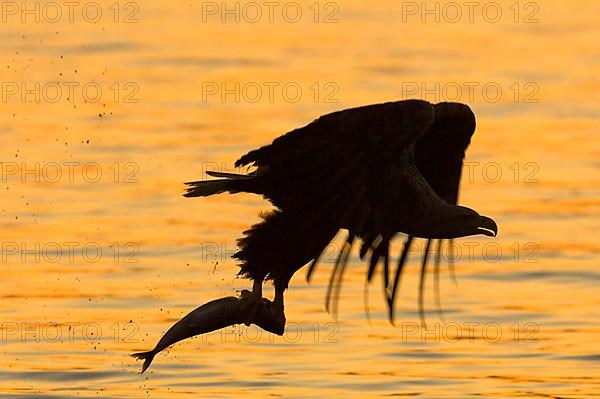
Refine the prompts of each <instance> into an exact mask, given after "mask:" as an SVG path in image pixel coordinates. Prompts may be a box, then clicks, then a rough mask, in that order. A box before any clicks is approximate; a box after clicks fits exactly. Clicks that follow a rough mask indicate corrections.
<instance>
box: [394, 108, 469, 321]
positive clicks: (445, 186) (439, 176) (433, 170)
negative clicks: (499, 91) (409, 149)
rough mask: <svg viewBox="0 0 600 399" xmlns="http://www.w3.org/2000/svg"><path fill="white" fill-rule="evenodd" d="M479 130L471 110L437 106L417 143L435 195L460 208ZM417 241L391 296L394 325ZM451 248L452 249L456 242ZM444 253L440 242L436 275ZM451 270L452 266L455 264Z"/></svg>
mask: <svg viewBox="0 0 600 399" xmlns="http://www.w3.org/2000/svg"><path fill="white" fill-rule="evenodd" d="M475 126H476V122H475V115H474V114H473V112H472V111H471V109H470V108H469V107H468V106H466V105H464V104H458V103H439V104H436V105H435V120H434V122H433V124H432V126H431V128H430V129H429V130H428V131H427V132H425V134H424V135H422V136H421V137H420V138H419V139H418V140H417V143H416V147H415V162H416V164H417V168H418V169H419V171H420V172H421V174H422V175H423V177H425V180H427V182H428V183H429V185H430V186H431V188H432V189H433V191H435V193H436V194H437V195H438V196H439V197H440V198H442V199H443V200H444V201H446V202H448V203H450V204H453V205H456V204H457V201H458V192H459V188H460V178H461V173H462V166H463V159H464V157H465V151H466V149H467V147H468V146H469V143H470V142H471V137H472V136H473V133H474V132H475ZM413 240H414V237H413V236H408V238H407V239H406V241H405V243H404V247H403V250H402V254H401V256H400V259H399V261H398V267H397V269H396V273H395V276H394V279H393V281H392V286H391V290H390V294H389V296H388V310H389V317H390V320H392V321H393V317H394V315H393V309H394V301H395V298H396V294H397V291H398V287H399V282H400V276H401V274H402V270H403V269H404V264H405V262H406V260H407V252H408V250H409V248H410V245H411V243H412V242H413ZM430 243H431V240H429V241H428V242H427V246H426V248H429V245H430ZM450 244H451V245H452V242H451V243H450ZM441 250H442V247H441V240H440V242H438V245H437V251H438V253H437V254H436V257H435V263H436V265H435V270H434V271H435V272H436V273H437V272H438V271H439V263H440V259H441V256H440V254H439V251H441ZM426 261H427V254H426V253H425V254H424V255H423V263H422V266H421V269H422V270H423V272H425V271H426V266H427V262H426ZM451 261H452V260H451ZM450 266H452V264H451V263H450ZM423 279H424V276H421V284H420V286H421V287H422V286H423ZM436 281H437V278H436ZM419 297H420V300H419V303H420V307H421V309H420V311H419V313H420V314H421V315H422V314H423V311H422V303H423V301H422V289H421V290H420V294H419ZM436 298H437V295H436Z"/></svg>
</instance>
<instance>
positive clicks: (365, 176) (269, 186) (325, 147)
mask: <svg viewBox="0 0 600 399" xmlns="http://www.w3.org/2000/svg"><path fill="white" fill-rule="evenodd" d="M434 117H435V111H434V106H433V105H432V104H430V103H428V102H425V101H419V100H407V101H399V102H392V103H385V104H377V105H369V106H365V107H359V108H352V109H347V110H343V111H339V112H334V113H332V114H328V115H325V116H322V117H320V118H319V119H317V120H315V121H314V122H312V123H310V124H309V125H307V126H305V127H302V128H299V129H296V130H294V131H291V132H289V133H287V134H285V135H284V136H281V137H279V138H277V139H275V140H274V141H273V143H272V144H270V145H267V146H265V147H261V148H259V149H257V150H255V151H251V152H249V153H248V154H246V155H244V156H242V157H241V158H240V159H239V160H238V161H237V162H236V167H239V166H244V165H254V166H256V167H257V170H256V176H257V177H256V182H255V184H256V187H258V188H257V189H256V191H255V192H260V193H262V194H263V195H264V196H265V197H266V198H268V199H269V200H271V201H272V202H273V203H274V205H276V206H277V207H278V208H280V209H281V210H282V212H298V213H299V214H301V213H303V212H304V210H305V209H310V208H313V209H314V210H315V211H317V210H318V211H320V212H327V214H324V215H322V216H323V217H324V218H326V219H327V220H328V221H331V220H334V221H335V223H336V225H337V228H338V229H339V228H346V229H348V230H349V236H348V239H347V241H346V243H345V244H344V247H343V249H342V251H341V254H340V257H339V258H338V262H336V267H335V269H334V272H333V273H332V280H331V284H330V289H329V290H328V298H331V297H332V296H335V295H333V294H334V292H333V290H332V288H335V287H339V282H340V281H341V278H342V275H343V271H344V267H345V263H346V260H347V258H348V254H349V252H350V248H351V246H352V244H353V243H354V241H355V238H356V237H359V238H361V239H362V240H363V249H364V252H366V251H367V250H368V249H369V248H371V246H372V243H373V242H378V246H377V247H376V248H374V249H373V250H372V256H371V261H370V263H369V271H368V275H369V278H371V277H372V275H373V274H374V272H375V267H376V264H377V260H378V259H380V258H384V259H385V260H386V262H385V265H384V266H387V265H388V259H389V255H388V253H387V250H388V247H389V245H388V244H389V240H390V239H391V238H392V236H393V235H394V233H395V229H396V228H397V226H394V225H393V224H392V222H391V221H390V217H389V215H388V214H387V213H388V212H386V210H389V209H393V208H394V207H398V206H399V205H398V204H397V203H394V198H397V195H396V193H397V192H398V191H400V190H402V187H401V179H399V177H398V175H396V174H395V173H396V172H398V171H400V170H406V168H410V167H412V168H414V173H416V174H418V170H417V169H416V167H415V166H414V145H415V143H416V142H417V140H418V139H419V138H420V137H421V136H422V135H423V134H425V133H426V132H427V131H428V130H429V129H430V128H431V126H432V124H433V123H434ZM300 210H302V211H300ZM299 222H302V220H299ZM248 234H252V230H250V231H249V232H248ZM247 238H249V237H248V236H247ZM251 241H252V240H251V239H249V240H246V241H245V242H248V243H249V242H251ZM327 244H328V242H324V243H323V244H322V245H321V248H320V249H319V251H318V252H316V253H315V254H314V257H313V263H312V264H311V267H310V268H309V271H308V275H307V278H310V275H311V273H312V272H313V271H314V268H315V265H316V264H317V259H318V257H319V254H320V253H321V252H322V251H323V249H324V248H325V247H326V245H327ZM365 244H366V245H365ZM246 250H248V248H246ZM363 255H364V253H363ZM300 266H302V265H300ZM294 271H295V270H294ZM384 276H385V280H386V288H387V281H388V276H389V269H388V268H386V270H384ZM327 303H328V307H329V303H330V301H329V300H328V302H327Z"/></svg>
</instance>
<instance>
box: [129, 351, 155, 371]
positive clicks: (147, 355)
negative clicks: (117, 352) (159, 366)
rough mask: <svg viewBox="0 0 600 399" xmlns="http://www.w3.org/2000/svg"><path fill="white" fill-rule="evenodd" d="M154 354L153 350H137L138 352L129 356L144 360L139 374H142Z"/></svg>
mask: <svg viewBox="0 0 600 399" xmlns="http://www.w3.org/2000/svg"><path fill="white" fill-rule="evenodd" d="M155 355H156V353H155V352H154V351H153V350H151V351H148V352H138V353H132V354H131V356H132V357H135V358H136V359H143V360H144V364H143V365H142V371H141V373H140V374H144V371H146V369H147V368H148V367H150V363H152V360H154V356H155Z"/></svg>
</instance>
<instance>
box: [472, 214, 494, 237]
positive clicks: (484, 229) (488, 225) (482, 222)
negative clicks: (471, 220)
mask: <svg viewBox="0 0 600 399" xmlns="http://www.w3.org/2000/svg"><path fill="white" fill-rule="evenodd" d="M477 231H479V233H481V234H484V235H486V236H488V237H496V236H497V235H498V225H496V222H494V220H493V219H492V218H489V217H487V216H481V217H480V219H479V226H478V227H477Z"/></svg>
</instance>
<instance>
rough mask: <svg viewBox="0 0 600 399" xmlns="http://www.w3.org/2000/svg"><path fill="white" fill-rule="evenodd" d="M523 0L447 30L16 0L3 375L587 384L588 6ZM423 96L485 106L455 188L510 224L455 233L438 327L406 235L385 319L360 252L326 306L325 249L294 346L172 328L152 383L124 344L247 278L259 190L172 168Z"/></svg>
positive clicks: (140, 345)
mask: <svg viewBox="0 0 600 399" xmlns="http://www.w3.org/2000/svg"><path fill="white" fill-rule="evenodd" d="M513 3H514V2H512V1H499V2H497V3H495V4H496V5H497V6H498V7H500V10H501V11H502V17H501V19H500V21H498V22H495V23H494V22H493V21H492V20H493V19H494V18H495V17H494V15H495V14H494V10H493V9H491V8H489V7H490V6H489V5H488V3H485V2H484V3H479V6H478V7H476V8H475V9H474V13H473V22H470V21H469V20H468V17H469V15H468V14H467V11H468V9H467V8H466V7H465V6H464V4H463V3H460V2H459V3H458V4H459V5H460V4H463V5H462V6H460V7H461V10H462V13H463V15H462V18H461V20H460V21H458V22H452V20H453V18H454V17H455V14H454V13H453V10H452V9H451V8H448V7H449V6H448V4H447V3H445V2H442V3H440V5H439V12H438V14H439V17H440V20H439V22H436V20H435V18H436V15H430V14H426V13H425V14H424V13H423V11H424V10H422V9H419V8H420V7H421V3H420V2H416V3H410V2H393V1H381V2H370V3H365V2H359V1H354V0H353V1H350V2H343V3H327V2H321V3H316V4H317V5H316V8H315V5H314V2H310V1H309V2H298V3H294V4H297V5H294V4H292V5H290V4H291V2H289V3H277V4H276V5H275V9H274V14H273V19H274V21H273V22H272V23H271V22H270V21H269V15H268V6H265V5H264V4H263V3H261V2H258V3H253V4H257V5H258V6H260V7H261V11H262V13H263V14H262V16H261V17H260V18H259V19H258V21H256V22H252V21H254V20H255V19H256V16H257V14H256V13H255V12H256V7H255V6H254V7H255V8H254V9H250V8H247V7H248V6H245V4H246V3H240V4H239V13H240V14H241V15H240V21H239V22H236V21H235V15H229V16H227V15H225V17H226V22H225V23H223V22H221V15H222V14H223V12H222V11H223V10H222V9H220V7H221V5H220V4H221V3H220V2H216V3H210V2H204V3H202V2H178V3H173V4H171V5H168V3H167V2H158V1H146V2H143V3H117V4H116V6H115V5H114V4H113V3H111V2H100V3H94V4H95V5H97V7H96V8H89V7H91V6H89V5H88V3H85V2H84V3H77V6H76V7H75V9H74V11H73V15H72V18H73V20H72V21H70V20H69V9H68V8H67V6H65V5H64V4H63V3H56V4H59V5H60V4H63V5H62V6H60V8H61V11H62V13H63V15H62V19H61V20H60V21H59V22H52V18H54V17H55V15H56V14H55V11H56V10H55V9H51V8H48V7H49V6H45V5H46V4H47V3H39V4H38V7H39V8H38V11H35V10H36V9H35V8H33V7H34V6H35V3H33V2H30V3H27V4H28V7H30V8H31V9H33V10H34V11H33V12H34V14H27V13H25V14H23V13H22V9H19V8H20V7H21V5H20V4H21V3H14V4H13V3H10V4H9V3H8V2H5V3H3V7H4V9H3V14H2V17H3V18H5V19H4V20H3V23H2V24H0V35H1V38H2V47H1V49H0V57H1V59H2V63H1V65H0V67H1V71H2V72H1V76H2V79H1V80H2V82H3V86H2V94H3V97H2V109H3V113H2V115H3V117H2V118H1V120H0V132H1V133H0V160H2V162H3V164H2V165H3V169H2V181H1V186H0V187H1V188H2V192H3V195H2V203H1V218H0V221H1V223H2V232H3V238H2V245H3V247H2V255H3V258H2V263H1V267H2V276H3V278H2V279H1V280H0V295H1V298H2V300H1V306H0V316H1V321H2V325H1V326H0V333H1V334H2V335H1V337H0V339H1V345H2V350H1V351H0V370H1V371H0V376H1V378H0V392H2V393H4V394H12V395H22V396H32V395H39V396H40V397H46V398H66V397H78V398H81V397H102V398H116V397H119V398H122V397H153V398H159V397H165V398H166V397H169V398H171V397H183V396H186V397H190V396H191V395H195V397H214V398H217V397H219V398H223V397H232V398H234V397H235V398H237V397H259V398H263V397H266V396H283V397H298V398H300V397H343V398H346V397H358V396H361V397H380V396H400V397H402V396H418V397H429V398H439V397H453V398H465V397H476V396H480V397H538V396H541V397H562V398H583V397H594V396H597V395H599V394H600V373H599V367H598V364H599V363H598V361H599V360H600V344H599V343H598V342H599V339H598V338H599V337H600V324H599V323H598V318H597V313H598V309H599V307H600V297H599V296H598V294H597V291H596V290H597V287H598V285H599V284H600V274H599V273H598V271H597V261H598V255H599V253H600V244H599V243H598V238H597V237H598V235H599V234H600V219H599V216H600V201H599V199H598V198H599V195H600V178H599V177H598V176H599V175H600V174H599V173H598V172H599V166H600V164H599V163H598V159H600V158H599V156H600V141H599V140H598V134H599V133H600V132H599V123H598V122H599V119H600V111H599V109H600V96H599V95H598V91H599V89H600V85H599V83H598V77H597V73H598V69H599V64H600V50H599V48H598V44H597V43H598V42H599V40H600V29H599V26H600V24H599V22H600V21H599V18H598V15H599V13H600V6H599V5H598V3H597V2H596V1H580V2H577V4H575V3H572V2H568V1H558V0H557V1H544V2H539V3H525V2H522V3H517V7H516V9H518V10H519V14H518V15H517V14H515V12H516V11H515V5H514V4H513ZM226 4H227V7H228V8H229V9H233V10H235V3H234V2H228V3H226ZM427 4H428V7H429V9H433V10H435V8H434V7H435V3H433V2H429V3H427ZM532 4H533V5H532ZM86 5H87V6H88V8H86V11H85V13H84V12H83V11H82V9H83V7H84V6H86ZM484 6H486V7H488V8H486V13H485V14H484V12H483V7H484ZM7 7H8V8H7ZM11 7H13V8H11ZM14 7H17V9H16V10H15V8H14ZM44 7H46V8H44ZM98 7H99V8H100V9H101V11H102V16H101V17H100V18H99V19H98V20H97V21H96V22H93V21H95V20H96V19H97V18H96V13H95V10H96V9H97V8H98ZM111 7H112V8H111ZM215 7H216V10H215ZM243 7H246V8H243ZM284 7H287V8H286V12H287V13H286V14H285V18H284V14H283V11H282V10H283V8H284ZM289 7H292V8H289ZM293 7H295V8H293ZM298 7H299V8H300V9H301V10H302V16H301V18H300V20H299V21H298V22H296V23H293V22H291V20H293V19H294V18H296V17H295V16H296V14H295V10H297V9H298ZM414 7H416V8H417V10H416V11H415V8H414ZM511 7H512V8H511ZM316 9H318V10H319V14H318V17H317V22H315V17H316V14H315V10H316ZM116 10H118V11H119V13H118V15H117V14H116ZM234 12H235V11H234ZM413 12H416V14H415V13H413ZM435 12H436V11H434V13H435ZM36 13H37V14H36ZM215 13H216V14H215ZM22 18H25V22H23V21H22ZM36 18H37V19H38V20H37V21H36ZM115 18H116V22H115ZM203 18H204V20H205V22H203ZM286 18H287V20H286ZM515 18H516V20H517V21H516V22H515ZM422 19H425V22H422ZM126 20H127V21H129V22H131V23H125V21H126ZM325 20H327V21H328V23H326V22H325ZM536 20H537V22H536ZM136 21H137V22H136ZM336 21H337V22H336ZM526 22H528V23H526ZM23 84H25V85H26V86H22V85H23ZM36 84H39V89H37V88H36ZM236 84H237V85H239V89H236V87H238V86H236ZM223 85H224V86H223ZM423 85H426V86H425V87H423ZM57 86H58V87H59V88H60V89H61V92H60V93H59V92H58V91H57ZM69 87H72V88H73V93H72V95H69V94H68V91H69V90H68V89H69ZM83 87H86V90H89V91H87V92H86V93H85V94H84V93H83ZM269 87H273V92H272V93H269V89H268V88H269ZM284 87H285V90H284ZM469 87H472V88H473V91H472V93H469ZM98 88H99V89H100V91H101V94H100V95H98V96H97V95H96V94H95V93H97V89H98ZM223 88H225V89H226V90H229V92H227V93H228V94H227V93H226V94H224V98H222V97H221V96H222V95H223V90H222V89H223ZM257 88H258V89H260V96H258V94H257V93H259V92H258V91H257ZM298 88H299V89H300V90H301V93H299V92H298V91H297V90H298ZM484 88H485V90H484ZM498 88H500V90H501V93H500V95H498V91H497V90H498ZM27 90H28V91H27ZM95 90H96V91H95ZM286 90H287V91H286ZM457 90H460V92H458V91H457ZM36 93H37V94H38V95H39V98H36ZM270 94H271V97H269V95H270ZM469 94H471V95H472V97H471V98H470V96H469ZM236 95H237V96H238V97H239V98H236ZM23 96H24V97H23ZM97 97H98V98H97ZM409 97H420V98H426V99H428V100H430V101H442V100H446V99H449V100H451V99H457V100H459V101H462V102H466V103H468V104H469V105H470V106H471V107H472V108H473V110H474V111H475V113H476V114H477V116H478V129H477V133H476V135H475V136H474V139H473V142H472V145H471V147H470V149H469V151H468V154H467V160H468V161H469V162H472V163H471V164H470V166H469V167H468V170H469V171H470V172H472V175H470V176H465V177H464V179H463V190H462V194H461V202H462V203H464V204H465V205H469V206H471V207H474V208H475V209H477V210H478V211H480V212H481V213H483V214H486V215H490V216H492V217H494V218H495V219H496V221H497V222H498V224H499V226H500V236H499V237H498V238H495V239H490V238H487V237H471V238H468V239H462V240H459V241H458V242H457V243H458V245H459V248H460V250H461V254H462V258H461V260H459V261H458V265H457V275H458V286H455V285H454V284H453V283H452V280H451V279H450V277H449V274H448V273H447V271H446V269H445V268H444V269H443V270H442V273H441V277H440V280H441V296H442V300H443V304H444V311H445V313H444V320H445V321H442V319H441V318H440V317H439V316H437V315H436V312H435V310H434V309H435V306H434V289H433V288H434V286H433V279H432V278H429V279H428V281H427V291H426V294H427V295H426V301H427V302H426V305H427V307H428V309H429V313H428V318H427V321H428V325H427V327H428V329H427V330H423V329H421V328H419V326H418V324H417V323H418V315H417V313H416V310H417V305H416V293H417V288H416V287H417V282H418V263H417V262H418V255H419V254H418V253H415V254H414V255H413V256H412V260H411V267H410V268H409V269H408V270H407V273H406V275H405V276H404V279H403V282H402V290H401V293H400V299H399V310H398V323H397V325H396V326H391V325H390V324H389V323H388V322H387V321H386V317H385V308H384V304H383V300H382V295H381V292H380V286H381V282H380V281H379V280H377V281H376V282H375V286H374V287H371V290H370V294H371V295H370V307H371V318H372V320H371V322H370V323H369V322H368V321H367V320H366V317H365V313H364V311H363V299H362V298H363V282H364V268H365V267H364V265H363V264H361V263H360V261H359V260H358V259H356V257H354V258H353V259H352V262H351V264H352V266H353V267H350V268H349V272H348V274H347V276H346V278H345V284H344V287H343V289H342V293H341V300H340V311H339V315H338V319H337V321H336V320H335V319H334V318H333V317H332V316H331V315H329V314H327V313H326V312H325V311H324V309H323V308H324V307H323V302H324V295H325V288H324V287H325V285H326V283H327V280H328V277H329V271H330V270H331V263H332V262H333V260H334V259H335V244H334V245H333V246H332V247H331V248H330V250H329V251H328V252H327V254H326V255H327V256H326V259H325V261H326V262H325V264H324V265H322V266H321V269H320V270H319V271H318V272H317V274H316V277H315V279H314V282H313V283H312V284H311V285H307V284H306V283H305V280H304V271H301V272H300V273H299V274H298V275H297V276H296V277H295V278H294V280H293V281H292V284H291V289H290V290H289V292H288V294H287V296H286V300H287V302H286V313H287V319H288V330H287V332H286V334H285V335H284V337H283V338H281V337H272V336H269V335H267V334H266V333H264V332H263V333H262V334H260V333H259V331H258V330H256V329H254V328H250V329H246V328H245V327H244V328H237V329H228V330H225V331H222V332H219V333H215V334H212V335H210V336H208V337H207V338H204V339H203V338H200V337H198V338H195V339H192V340H189V341H186V342H183V343H180V344H178V345H176V346H175V347H174V348H172V349H171V350H169V351H166V352H165V353H163V354H160V355H158V356H157V358H156V360H155V363H154V364H153V365H152V367H151V368H150V370H149V371H148V372H147V373H146V374H144V375H142V376H140V375H139V374H138V371H139V366H140V364H139V363H136V361H135V360H134V359H132V358H130V357H129V356H128V354H129V353H131V352H133V351H138V350H146V349H150V348H151V347H152V346H153V345H154V344H155V342H156V341H157V339H159V337H160V335H161V334H162V333H163V332H164V331H165V330H166V329H167V328H168V327H169V326H170V325H171V324H172V323H173V322H174V321H176V320H177V319H178V318H179V317H181V316H182V315H184V314H185V313H187V312H188V311H189V310H191V309H193V308H194V307H196V306H198V305H200V304H202V303H204V302H207V301H208V300H211V299H214V298H217V297H221V296H224V295H235V294H236V293H237V292H238V291H239V290H241V289H243V288H247V287H248V286H249V283H248V282H247V281H243V280H238V279H235V278H234V276H235V272H236V266H235V264H234V262H233V261H232V260H231V259H230V258H229V255H231V253H233V252H234V251H235V239H236V238H237V237H239V236H240V234H241V232H242V231H243V230H245V229H246V228H247V227H248V226H249V225H251V224H252V223H254V222H256V221H257V220H258V216H257V215H258V212H259V211H260V210H263V209H265V208H267V206H268V204H267V203H265V202H264V201H262V200H261V199H260V198H257V197H253V196H249V195H237V196H218V197H214V198H207V199H194V200H192V199H185V198H183V197H181V195H180V194H181V193H182V190H183V186H182V182H184V181H189V180H193V179H199V178H202V177H203V173H202V172H203V171H204V170H210V169H220V170H223V169H225V170H232V169H233V162H234V161H235V159H237V157H238V156H239V155H241V154H243V153H245V152H246V151H248V150H250V149H253V148H255V147H257V146H260V145H263V144H266V143H268V142H270V140H272V139H273V138H274V137H276V136H278V135H279V134H281V133H283V132H286V131H289V130H291V129H293V128H295V127H298V126H301V125H303V124H305V123H307V122H309V121H310V120H312V119H313V118H315V117H317V116H318V115H321V114H324V113H327V112H330V111H333V110H337V109H342V108H346V107H350V106H356V105H362V104H368V103H376V102H381V101H388V100H396V99H402V98H409ZM255 100H256V101H255ZM57 173H60V175H57ZM98 173H100V174H98ZM498 173H501V175H499V174H498ZM340 239H341V237H340ZM336 242H339V239H338V240H337V241H336ZM422 244H423V243H419V246H420V248H421V249H422V246H423V245H422ZM399 248H400V241H399V240H398V242H396V243H395V248H394V254H395V255H396V254H397V253H398V251H399ZM470 251H471V252H470ZM100 252H101V253H100ZM470 254H472V256H470Z"/></svg>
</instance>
